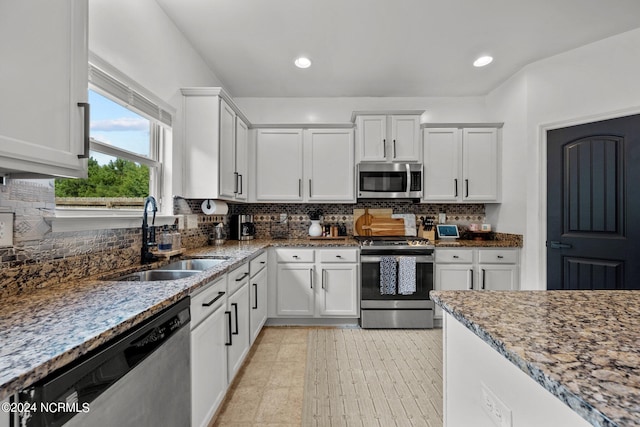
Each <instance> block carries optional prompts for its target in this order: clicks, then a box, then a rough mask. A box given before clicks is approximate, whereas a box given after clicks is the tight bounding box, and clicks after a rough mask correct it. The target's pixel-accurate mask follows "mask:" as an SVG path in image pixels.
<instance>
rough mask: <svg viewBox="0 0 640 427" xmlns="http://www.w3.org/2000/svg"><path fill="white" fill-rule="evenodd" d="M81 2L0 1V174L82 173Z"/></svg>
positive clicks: (84, 60)
mask: <svg viewBox="0 0 640 427" xmlns="http://www.w3.org/2000/svg"><path fill="white" fill-rule="evenodd" d="M87 22H88V8H87V0H59V1H50V0H20V1H4V2H2V4H1V5H0V39H2V43H0V58H2V65H1V66H0V94H2V95H0V173H25V174H35V175H45V176H70V177H86V175H87V160H86V159H84V158H79V155H80V156H82V155H84V154H86V155H88V154H89V153H88V146H87V147H86V149H85V141H87V142H88V137H87V138H85V131H86V132H89V129H85V126H84V114H85V112H86V113H88V111H87V110H85V108H84V107H82V106H78V103H86V102H87V88H88V86H87V82H88V49H87Z"/></svg>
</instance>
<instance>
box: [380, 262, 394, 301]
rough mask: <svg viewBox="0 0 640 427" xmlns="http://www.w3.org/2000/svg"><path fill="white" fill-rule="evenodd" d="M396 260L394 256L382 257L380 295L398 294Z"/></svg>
mask: <svg viewBox="0 0 640 427" xmlns="http://www.w3.org/2000/svg"><path fill="white" fill-rule="evenodd" d="M396 271H397V267H396V258H395V257H392V256H382V257H380V295H395V294H396V283H397V278H396Z"/></svg>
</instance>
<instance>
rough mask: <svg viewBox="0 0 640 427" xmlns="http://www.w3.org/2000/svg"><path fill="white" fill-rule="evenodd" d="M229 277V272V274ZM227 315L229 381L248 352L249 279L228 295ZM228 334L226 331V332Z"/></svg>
mask: <svg viewBox="0 0 640 427" xmlns="http://www.w3.org/2000/svg"><path fill="white" fill-rule="evenodd" d="M229 277H231V274H230V275H229ZM227 313H228V316H229V319H228V320H229V322H230V325H231V327H230V328H229V330H230V331H231V335H230V336H229V342H228V344H227V376H228V379H229V383H231V381H233V378H234V377H235V376H236V374H237V373H238V370H239V369H240V367H241V366H242V362H244V358H245V357H246V356H247V353H248V352H249V281H248V279H247V280H245V281H244V283H243V284H241V285H240V286H239V288H238V289H237V290H236V291H235V293H234V294H232V295H230V296H229V305H228V311H227ZM227 334H228V332H227Z"/></svg>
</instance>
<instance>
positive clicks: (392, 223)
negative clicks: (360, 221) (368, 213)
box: [362, 216, 404, 236]
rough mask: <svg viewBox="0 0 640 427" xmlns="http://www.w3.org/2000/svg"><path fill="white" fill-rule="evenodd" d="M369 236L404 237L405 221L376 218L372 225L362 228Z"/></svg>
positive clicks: (373, 219)
mask: <svg viewBox="0 0 640 427" xmlns="http://www.w3.org/2000/svg"><path fill="white" fill-rule="evenodd" d="M362 228H363V231H364V232H365V233H366V232H371V234H367V235H368V236H404V219H402V218H384V217H376V216H374V217H373V218H372V219H371V224H370V225H365V226H363V227H362Z"/></svg>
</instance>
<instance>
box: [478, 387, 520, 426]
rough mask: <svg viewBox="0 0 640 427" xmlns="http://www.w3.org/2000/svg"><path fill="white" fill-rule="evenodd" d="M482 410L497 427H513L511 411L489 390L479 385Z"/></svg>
mask: <svg viewBox="0 0 640 427" xmlns="http://www.w3.org/2000/svg"><path fill="white" fill-rule="evenodd" d="M480 390H481V392H482V408H483V409H484V411H485V412H486V413H487V415H489V418H491V421H493V423H494V424H495V425H496V426H498V427H513V423H512V419H511V409H509V408H508V407H507V405H505V404H504V402H502V401H501V400H500V399H498V397H497V396H496V395H495V394H494V393H493V392H492V391H491V390H489V388H488V387H487V386H486V385H484V384H482V383H481V384H480Z"/></svg>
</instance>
